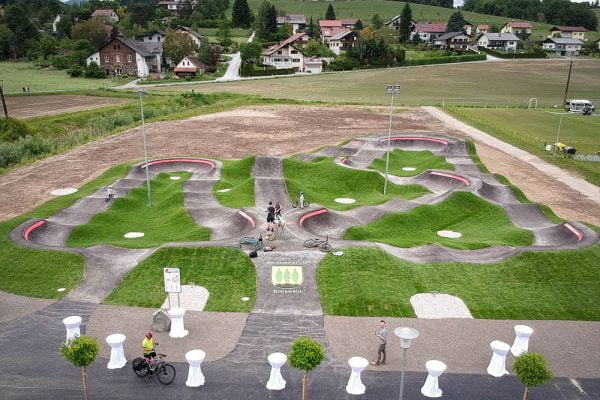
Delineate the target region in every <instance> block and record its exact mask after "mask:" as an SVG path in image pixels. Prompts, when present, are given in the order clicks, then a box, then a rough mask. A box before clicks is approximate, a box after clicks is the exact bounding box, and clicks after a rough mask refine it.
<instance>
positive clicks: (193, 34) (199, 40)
mask: <svg viewBox="0 0 600 400" xmlns="http://www.w3.org/2000/svg"><path fill="white" fill-rule="evenodd" d="M173 30H174V31H175V32H183V33H185V34H187V35H189V36H190V37H191V38H192V41H193V42H194V43H195V44H196V46H198V47H200V45H201V44H202V36H200V34H199V33H198V32H196V31H195V30H193V29H192V28H190V27H188V26H181V25H179V26H178V27H177V28H175V29H173Z"/></svg>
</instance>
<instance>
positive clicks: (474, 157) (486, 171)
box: [467, 140, 490, 174]
mask: <svg viewBox="0 0 600 400" xmlns="http://www.w3.org/2000/svg"><path fill="white" fill-rule="evenodd" d="M467 151H468V152H469V156H470V157H471V160H473V162H474V163H475V165H477V167H478V168H479V170H480V171H481V172H483V173H484V174H489V173H490V170H489V169H487V167H486V166H485V164H484V163H483V162H482V161H481V159H480V158H479V156H478V155H477V149H476V148H475V143H473V142H472V141H470V140H469V141H467Z"/></svg>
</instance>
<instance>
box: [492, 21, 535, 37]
mask: <svg viewBox="0 0 600 400" xmlns="http://www.w3.org/2000/svg"><path fill="white" fill-rule="evenodd" d="M532 29H533V26H532V25H531V24H530V23H529V22H514V21H509V22H507V23H506V24H504V26H503V27H502V28H501V29H500V33H512V34H515V35H520V37H523V36H527V37H529V36H531V30H532Z"/></svg>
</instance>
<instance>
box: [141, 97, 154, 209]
mask: <svg viewBox="0 0 600 400" xmlns="http://www.w3.org/2000/svg"><path fill="white" fill-rule="evenodd" d="M138 94H139V95H140V113H141V115H142V136H143V137H144V167H145V168H146V186H147V187H148V207H152V195H151V194H150V172H149V171H148V170H149V169H150V166H149V165H148V149H147V147H146V127H145V126H144V100H143V98H142V96H143V95H145V94H146V92H144V91H143V90H140V91H138Z"/></svg>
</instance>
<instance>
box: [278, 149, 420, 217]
mask: <svg viewBox="0 0 600 400" xmlns="http://www.w3.org/2000/svg"><path fill="white" fill-rule="evenodd" d="M333 160H334V159H333V158H331V157H324V158H319V159H316V160H314V161H313V162H304V161H300V160H297V159H294V158H287V159H285V160H284V161H283V174H284V177H285V184H286V185H287V190H288V193H289V194H290V196H291V198H292V199H295V198H296V196H297V195H298V193H299V192H300V191H303V192H304V198H305V199H306V200H308V201H309V202H311V203H319V204H322V205H323V206H325V207H328V208H331V209H334V210H349V209H351V208H354V207H357V206H362V205H376V204H381V203H384V202H386V201H388V200H390V199H392V198H395V197H399V198H402V199H405V200H410V199H414V198H417V197H420V196H422V195H424V194H426V193H429V191H428V190H427V189H425V188H424V187H422V186H420V185H402V186H400V185H394V184H393V183H390V182H388V194H387V195H384V194H383V183H384V179H383V177H382V176H381V175H380V174H379V173H377V172H374V171H359V170H354V169H349V168H345V167H340V166H339V165H337V164H336V163H335V162H334V161H333ZM338 197H350V198H353V199H356V203H354V204H338V203H336V202H335V201H334V199H336V198H338Z"/></svg>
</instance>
